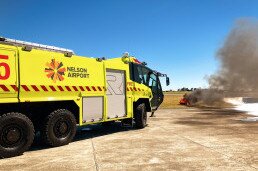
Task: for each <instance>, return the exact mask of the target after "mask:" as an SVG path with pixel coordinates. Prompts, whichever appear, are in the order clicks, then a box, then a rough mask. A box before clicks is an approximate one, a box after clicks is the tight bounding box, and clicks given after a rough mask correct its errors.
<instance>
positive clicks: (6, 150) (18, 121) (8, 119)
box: [0, 112, 34, 158]
mask: <svg viewBox="0 0 258 171" xmlns="http://www.w3.org/2000/svg"><path fill="white" fill-rule="evenodd" d="M33 139H34V127H33V123H32V122H31V120H30V119H29V118H28V117H26V116H25V115H23V114H21V113H15V112H13V113H7V114H4V115H2V116H0V157H1V158H6V157H14V156H17V155H21V154H22V153H23V152H24V151H26V150H27V149H28V148H29V147H30V146H31V144H32V142H33Z"/></svg>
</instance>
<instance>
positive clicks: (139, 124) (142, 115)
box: [134, 103, 147, 128]
mask: <svg viewBox="0 0 258 171" xmlns="http://www.w3.org/2000/svg"><path fill="white" fill-rule="evenodd" d="M134 121H135V127H136V128H144V127H146V125H147V112H146V107H145V104H144V103H142V104H140V105H138V106H137V107H136V109H135V111H134Z"/></svg>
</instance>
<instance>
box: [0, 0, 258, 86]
mask: <svg viewBox="0 0 258 171" xmlns="http://www.w3.org/2000/svg"><path fill="white" fill-rule="evenodd" d="M0 7H1V10H0V20H1V22H0V26H1V29H0V35H1V36H5V37H9V38H14V39H19V40H26V41H31V42H37V43H43V44H48V45H55V46H59V47H64V48H69V49H73V50H74V51H75V53H76V54H78V55H82V56H92V57H102V56H105V57H108V58H111V57H118V56H121V54H122V53H123V52H129V53H130V54H131V55H134V56H136V57H138V58H139V60H141V61H146V62H147V63H148V66H149V67H150V68H153V69H155V70H158V71H161V72H163V73H167V74H168V75H169V76H170V78H171V86H169V87H165V89H171V88H173V89H177V88H179V87H183V86H185V87H205V86H207V83H206V81H205V79H204V77H205V76H207V75H210V74H212V73H214V72H215V71H216V70H217V68H218V67H219V63H218V61H216V59H215V55H216V51H217V50H218V49H219V47H221V46H222V44H223V41H224V39H225V37H226V35H227V34H228V32H229V31H230V29H231V27H232V26H233V25H234V22H235V21H236V20H237V19H239V18H243V17H254V18H256V17H257V16H258V10H257V7H258V1H255V0H241V1H240V0H224V1H222V0H209V1H206V0H192V1H190V0H180V1H175V0H91V1H90V0H84V1H83V0H82V1H70V0H69V1H65V0H63V1H61V0H56V1H53V0H52V1H51V0H44V1H43V0H42V1H39V0H23V1H15V0H8V1H7V0H6V1H4V0H1V1H0Z"/></svg>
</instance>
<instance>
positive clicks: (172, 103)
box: [160, 91, 187, 109]
mask: <svg viewBox="0 0 258 171" xmlns="http://www.w3.org/2000/svg"><path fill="white" fill-rule="evenodd" d="M185 93H186V92H184V91H182V92H164V95H165V96H164V101H163V103H162V104H161V105H160V108H164V109H166V108H172V109H178V108H187V106H184V105H180V104H179V100H180V99H181V98H182V97H183V95H184V94H185Z"/></svg>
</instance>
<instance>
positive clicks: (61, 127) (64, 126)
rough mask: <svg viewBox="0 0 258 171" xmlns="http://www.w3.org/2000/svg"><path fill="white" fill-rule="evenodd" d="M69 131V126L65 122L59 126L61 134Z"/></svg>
mask: <svg viewBox="0 0 258 171" xmlns="http://www.w3.org/2000/svg"><path fill="white" fill-rule="evenodd" d="M67 129H68V126H67V124H66V123H65V122H62V123H61V124H60V126H59V131H60V133H61V134H64V133H66V131H67Z"/></svg>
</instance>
